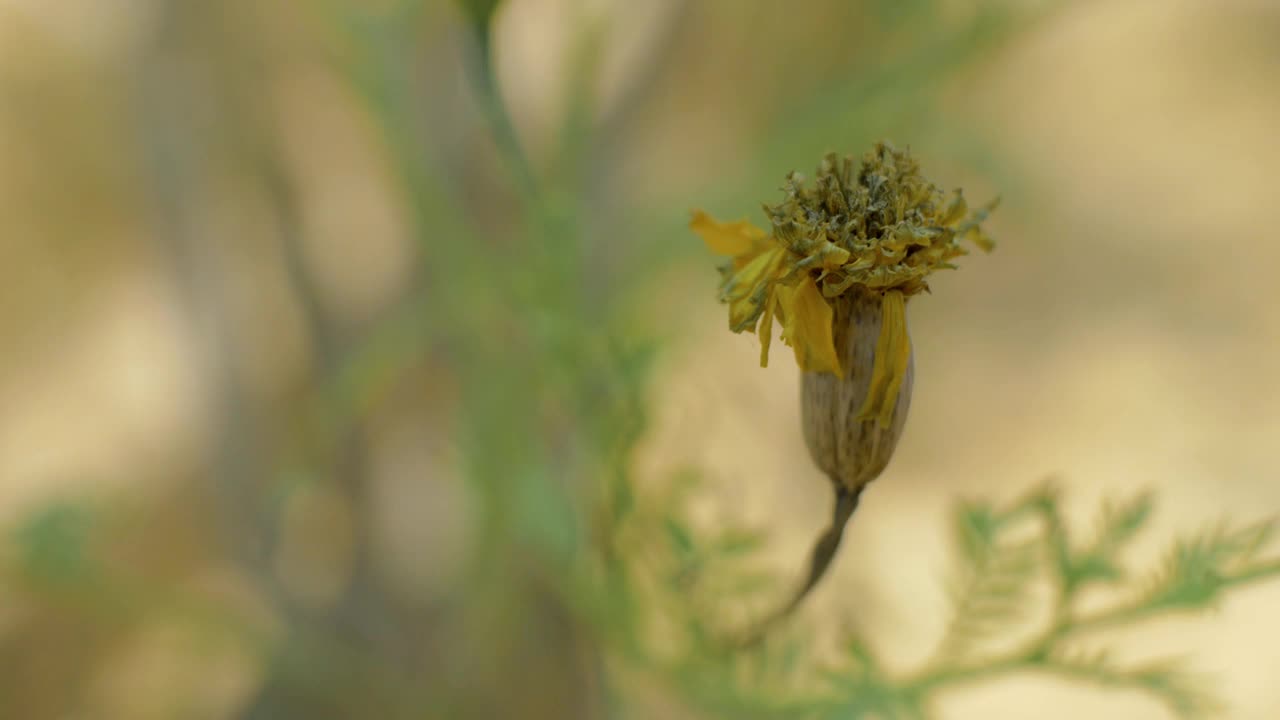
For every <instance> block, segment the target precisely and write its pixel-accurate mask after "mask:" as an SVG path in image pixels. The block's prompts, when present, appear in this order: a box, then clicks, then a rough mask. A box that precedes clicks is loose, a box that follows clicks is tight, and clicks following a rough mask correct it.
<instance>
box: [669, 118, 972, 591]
mask: <svg viewBox="0 0 1280 720" xmlns="http://www.w3.org/2000/svg"><path fill="white" fill-rule="evenodd" d="M782 190H783V192H784V193H785V197H784V199H783V200H782V202H780V203H777V204H776V205H768V204H766V205H765V206H764V210H765V213H766V214H767V215H768V217H769V221H770V226H771V227H770V230H769V231H765V230H762V229H760V228H757V227H755V226H753V225H751V224H750V223H749V222H747V221H745V220H741V221H737V222H719V221H717V220H714V219H712V218H711V217H710V216H708V215H707V214H706V213H704V212H702V211H695V212H694V214H693V220H692V222H691V223H690V227H691V228H692V229H693V230H694V231H695V232H696V233H698V234H699V235H700V236H701V237H702V239H703V240H704V241H705V242H706V244H707V247H709V248H710V249H711V250H712V251H713V252H716V253H717V254H720V255H725V256H728V257H729V260H728V262H726V263H725V264H723V265H722V266H721V268H720V272H721V277H722V281H721V285H720V300H721V302H724V303H726V304H727V305H728V306H729V329H730V330H732V331H733V332H735V333H737V332H742V331H744V330H746V331H750V332H755V333H756V334H757V336H758V337H759V338H760V364H761V366H765V365H767V364H768V362H769V348H770V343H771V341H772V337H773V323H774V322H775V321H777V322H778V323H779V324H780V325H781V326H782V340H783V342H785V343H786V344H787V345H789V346H791V348H792V350H793V351H794V353H795V358H796V364H797V365H799V366H800V370H801V371H802V373H803V380H802V382H803V389H802V393H801V397H802V401H801V410H802V412H801V417H802V422H803V427H804V435H805V441H806V444H807V445H808V448H809V452H810V454H811V455H812V456H813V460H814V462H815V463H816V464H817V465H818V467H819V468H821V469H822V471H823V472H825V473H826V474H827V476H828V477H830V478H831V481H832V483H833V484H834V486H835V490H836V512H835V517H834V518H833V523H832V527H831V529H830V530H828V532H827V534H826V535H824V536H823V538H821V539H820V541H819V543H818V545H817V547H815V548H814V558H813V566H812V568H811V572H810V577H809V580H808V581H807V582H806V584H805V585H804V586H803V588H802V590H801V591H800V593H798V594H797V596H796V597H795V599H794V600H793V602H792V603H791V604H790V605H789V606H788V607H787V608H786V611H789V610H790V609H791V608H792V607H794V606H795V605H796V604H797V603H798V602H799V600H800V599H801V598H802V597H803V596H804V594H805V593H806V592H807V591H808V589H809V588H811V587H812V586H813V585H814V584H815V583H816V582H817V580H818V579H819V578H820V577H821V574H822V572H823V570H825V567H826V564H827V563H828V562H829V561H830V559H831V556H832V555H833V554H834V552H835V549H836V547H837V546H838V544H839V540H840V533H841V530H842V528H843V526H844V523H845V521H847V520H848V518H849V516H850V515H851V514H852V513H853V510H854V508H856V506H857V501H858V497H859V495H860V494H861V492H862V489H863V488H864V487H865V486H866V484H867V483H869V482H871V481H872V480H874V479H875V478H876V477H877V476H878V475H879V474H880V473H881V472H882V471H883V470H884V468H885V466H886V465H887V464H888V462H889V458H890V457H891V456H892V454H893V450H894V447H895V446H896V445H897V442H898V437H899V436H900V435H901V433H902V428H903V425H904V423H905V422H906V416H907V408H908V405H909V404H910V399H911V382H912V375H913V365H912V353H911V339H910V335H909V334H908V332H907V319H906V304H907V301H908V300H909V299H910V298H911V297H913V296H915V295H918V294H919V293H921V292H925V291H927V290H928V289H929V285H928V281H927V278H928V276H929V275H930V274H931V273H933V272H934V271H935V270H941V269H949V268H954V267H955V266H954V265H952V264H951V261H952V260H954V259H956V258H957V257H960V256H961V255H966V254H967V253H968V251H967V249H966V248H965V246H964V245H963V244H962V243H963V242H965V241H967V242H969V243H972V244H973V245H976V246H977V247H979V248H981V249H983V250H990V249H991V248H992V247H993V243H992V241H991V239H990V238H989V237H987V235H986V234H985V233H983V231H982V228H981V223H982V221H983V220H985V219H986V217H987V215H988V213H989V212H990V211H991V210H992V209H994V207H995V203H994V202H993V203H990V204H989V205H987V206H985V207H982V208H979V209H977V210H973V211H970V209H969V207H968V205H967V204H966V203H965V200H964V196H963V195H962V194H961V192H960V191H959V190H956V191H954V192H953V193H952V194H951V195H950V196H947V195H944V194H943V192H942V191H941V190H939V189H938V188H937V187H936V186H934V185H933V184H932V183H930V182H929V181H928V180H926V179H925V178H924V176H922V175H921V174H920V167H919V165H918V164H917V163H916V161H915V160H914V159H912V158H911V156H910V154H909V153H908V152H907V151H905V150H897V149H895V148H894V147H892V146H891V145H889V144H888V143H885V142H881V143H877V144H876V146H875V147H874V148H872V150H871V151H870V152H868V153H867V154H866V155H865V156H864V157H863V158H862V162H861V163H859V164H857V165H856V167H855V163H854V160H853V158H852V157H845V158H839V157H837V156H836V155H835V154H829V155H827V156H826V157H825V158H824V159H823V161H822V163H821V164H820V165H819V166H818V171H817V173H816V175H815V177H814V181H813V183H812V184H810V183H807V182H806V181H805V178H804V177H803V176H801V175H799V174H798V173H791V174H790V175H788V176H787V180H786V183H785V184H784V185H783V188H782Z"/></svg>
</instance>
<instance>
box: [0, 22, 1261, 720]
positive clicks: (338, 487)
mask: <svg viewBox="0 0 1280 720" xmlns="http://www.w3.org/2000/svg"><path fill="white" fill-rule="evenodd" d="M489 4H490V3H485V2H468V3H455V2H450V1H446V0H425V2H424V1H423V0H378V1H376V2H375V1H372V0H364V1H356V0H291V1H287V2H284V1H282V2H268V3H263V2H254V1H252V0H219V2H198V1H196V0H128V1H127V2H126V1H125V0H117V1H115V2H110V3H104V2H99V1H96V0H59V1H58V2H42V1H40V0H0V347H3V352H2V353H0V523H3V526H4V528H5V532H6V536H5V537H6V539H5V542H4V545H3V557H2V558H0V566H2V568H3V575H2V576H0V577H2V580H0V717H4V718H15V719H23V720H26V719H42V718H94V719H95V720H96V719H99V718H129V719H135V718H138V719H143V718H239V717H248V718H324V717H377V718H398V717H508V718H544V717H545V718H572V717H604V716H617V717H645V718H652V717H699V715H698V714H697V713H696V712H695V711H694V710H692V709H690V708H689V707H688V706H687V705H686V704H685V703H684V702H682V701H681V699H680V693H679V692H678V691H676V690H673V689H672V688H671V687H668V686H667V685H666V684H664V682H663V680H662V679H661V675H660V674H656V675H648V674H645V673H637V674H636V676H635V677H631V678H630V679H629V680H628V681H627V682H625V683H617V684H616V685H615V684H614V683H611V682H608V681H607V679H606V678H607V676H608V675H609V668H610V666H611V663H612V662H614V660H612V659H611V658H612V657H613V655H614V651H611V650H610V649H609V648H610V647H611V646H610V642H611V638H612V637H613V635H611V632H610V631H609V630H608V628H609V627H610V626H609V623H608V617H609V613H610V612H611V608H613V606H612V605H610V604H608V603H603V604H601V603H598V602H596V601H595V600H593V599H592V598H593V597H595V596H593V595H592V593H591V591H590V590H588V589H583V587H581V585H582V584H583V583H584V582H586V581H585V580H584V577H588V576H589V573H587V574H584V573H583V572H581V568H582V567H584V566H589V565H590V562H588V561H584V560H583V558H584V557H594V555H593V554H598V553H599V552H601V545H600V543H599V542H598V539H597V538H596V535H595V533H596V531H597V530H598V527H599V526H598V524H597V523H596V522H595V521H594V517H595V516H596V515H597V514H598V513H597V510H598V508H599V507H600V506H601V505H602V503H603V504H605V505H607V504H608V503H610V502H615V501H617V493H618V492H621V491H622V490H619V488H622V489H624V490H625V492H626V493H632V494H635V495H636V496H637V497H641V498H643V497H646V493H647V492H649V489H651V488H663V487H667V486H668V485H669V484H670V483H669V481H670V479H671V478H673V477H687V476H691V475H697V476H698V477H699V478H701V480H702V482H701V483H700V484H699V485H698V486H697V489H696V490H693V491H691V492H692V493H693V494H694V496H695V497H694V505H695V515H696V517H698V518H700V520H699V522H701V523H704V524H705V525H707V526H711V527H714V526H716V525H717V524H718V523H728V522H732V523H738V524H744V525H748V526H752V527H755V528H759V529H761V530H762V531H764V532H765V533H766V536H767V542H766V543H765V544H764V546H763V548H762V550H761V553H762V555H763V561H764V562H765V564H766V565H768V566H769V567H771V568H772V569H774V570H776V571H777V572H778V573H779V574H780V576H781V577H784V578H789V577H791V576H793V575H795V574H798V572H799V570H800V568H801V560H802V558H804V557H805V553H806V552H807V547H808V545H809V543H810V542H811V540H812V537H813V535H814V533H815V532H816V530H817V528H818V527H819V526H820V525H821V524H822V522H823V521H824V520H825V516H826V514H827V512H828V509H827V508H828V503H829V496H828V495H829V490H828V488H827V485H826V481H825V479H823V478H822V477H821V476H820V474H819V473H818V472H817V471H816V470H814V469H813V468H812V467H811V466H810V464H809V463H808V461H807V457H806V454H805V450H804V447H803V443H802V440H801V437H800V433H799V425H798V419H797V418H798V407H797V400H796V398H797V377H796V371H795V368H794V367H793V365H792V363H790V362H789V359H788V358H787V357H786V353H785V352H784V353H777V354H776V361H775V362H774V363H773V366H772V367H770V368H768V369H764V370H762V369H760V368H758V367H756V362H755V358H756V350H755V339H754V338H753V337H751V336H749V335H748V336H735V335H732V334H730V333H728V332H726V331H725V320H724V308H723V307H721V306H719V305H717V304H716V302H715V284H716V282H717V275H716V273H715V271H714V269H713V263H714V261H713V258H711V257H710V256H709V254H708V253H706V252H705V251H704V250H703V248H702V247H701V244H700V243H699V242H698V241H697V238H695V237H694V236H692V235H691V234H690V233H689V232H688V231H687V230H686V229H685V223H686V221H687V219H688V213H689V211H690V209H691V208H693V207H701V208H705V209H707V210H708V211H710V212H712V213H713V214H715V215H717V216H720V217H725V218H737V217H749V218H751V219H753V220H755V221H756V222H761V221H762V218H761V213H760V211H759V209H758V208H759V203H760V202H762V201H768V202H773V201H774V200H775V199H776V198H777V196H778V190H777V188H778V187H779V185H780V184H781V182H782V178H783V176H784V175H785V173H786V172H788V171H790V170H793V169H796V170H800V171H803V172H808V171H811V170H812V168H813V167H814V166H815V165H816V163H817V161H818V160H819V158H820V157H821V155H822V154H823V153H824V152H827V151H829V150H834V151H837V152H841V153H852V154H854V155H860V154H861V153H862V152H863V151H864V150H865V149H866V148H867V147H869V145H870V144H871V143H872V142H874V141H875V140H877V139H880V138H885V139H889V140H891V141H893V142H895V143H896V144H898V145H900V146H909V147H910V148H911V149H912V151H913V153H914V154H915V155H916V156H917V157H918V158H919V159H920V160H921V163H922V165H923V167H924V168H925V171H926V173H927V174H928V175H929V176H930V177H931V178H932V179H934V181H935V182H937V183H938V184H939V185H941V186H943V187H944V188H951V187H957V186H962V187H964V188H965V189H966V192H967V196H968V197H969V198H970V199H971V200H972V201H975V202H981V201H984V200H985V199H987V198H989V197H992V196H994V195H997V194H998V195H1000V196H1001V197H1002V198H1003V204H1002V206H1001V207H1000V209H999V211H998V212H997V213H996V214H995V216H994V217H993V219H992V221H991V223H990V229H991V234H992V235H993V236H994V237H995V238H996V240H997V242H998V243H999V247H998V248H997V251H996V252H995V253H993V254H991V255H990V256H981V255H974V256H971V257H968V258H965V259H963V260H962V262H961V264H962V268H961V270H959V271H958V272H955V273H950V274H946V275H943V276H939V277H937V279H936V281H935V282H933V283H932V284H933V291H934V293H933V295H931V296H922V297H920V298H918V299H916V300H914V301H913V302H912V304H911V307H910V322H911V329H912V334H913V338H914V347H915V351H916V363H917V386H916V390H915V399H914V401H913V408H912V415H911V420H910V422H909V423H908V428H907V432H906V435H905V437H904V439H903V441H902V443H901V445H900V446H899V449H898V452H897V454H896V457H895V459H894V461H893V464H892V465H891V466H890V468H889V470H888V472H886V474H885V475H884V476H883V477H882V478H881V480H880V481H879V482H877V484H876V485H875V486H874V487H873V489H872V490H871V491H869V492H868V494H867V495H866V496H865V497H864V500H863V505H862V508H861V509H860V511H859V513H858V515H857V516H856V517H855V520H854V522H853V524H852V525H851V527H850V528H849V530H848V532H847V534H846V545H845V548H844V550H843V551H842V554H841V556H840V557H839V558H838V559H837V562H836V565H835V568H834V570H833V572H832V574H831V575H830V576H829V578H828V579H827V580H826V582H825V583H824V584H823V585H822V586H821V587H820V588H819V589H818V590H817V592H815V594H814V595H813V597H812V598H811V601H812V602H811V603H809V605H808V606H806V608H805V609H804V611H803V614H804V616H805V617H806V618H807V620H808V621H809V622H811V623H813V624H814V625H815V626H817V627H819V628H821V627H823V626H824V623H826V622H828V621H829V620H830V621H831V622H835V620H834V618H852V619H853V621H854V622H856V624H857V625H858V626H859V627H860V628H861V629H862V630H863V632H865V633H866V634H868V635H870V636H871V637H872V638H873V639H874V641H875V643H876V644H877V646H878V647H880V648H881V649H882V651H883V652H884V653H885V655H886V656H887V657H888V658H889V659H890V660H891V661H892V662H893V663H897V664H901V665H902V666H904V667H906V666H909V665H911V664H912V663H913V662H918V661H919V660H920V659H921V658H922V657H924V656H925V655H926V654H927V653H928V651H929V648H930V643H931V642H933V641H935V640H936V638H937V636H938V635H939V634H940V632H941V631H942V629H943V627H944V625H945V623H946V620H947V612H948V609H947V601H946V592H945V582H944V578H945V575H946V571H947V568H948V564H949V562H950V560H949V558H950V554H949V553H950V549H949V547H948V537H949V536H948V528H947V524H946V517H947V511H948V508H949V507H950V506H951V504H952V503H953V502H955V500H956V499H957V498H962V497H972V496H984V497H1010V496H1014V495H1017V494H1019V493H1021V492H1023V491H1024V490H1026V489H1027V488H1028V487H1030V486H1031V485H1033V484H1034V483H1036V482H1038V481H1040V480H1041V479H1043V478H1044V477H1046V476H1055V477H1057V478H1059V482H1060V483H1061V485H1062V487H1064V488H1065V491H1066V494H1065V497H1066V499H1067V503H1068V507H1069V508H1070V509H1071V510H1072V511H1073V512H1077V511H1078V514H1079V516H1080V521H1081V523H1082V524H1085V525H1087V522H1088V519H1089V515H1090V513H1091V512H1092V509H1093V508H1094V507H1095V506H1096V505H1097V503H1098V501H1099V500H1100V499H1101V498H1104V497H1110V496H1115V495H1127V494H1130V493H1132V492H1135V491H1137V490H1140V489H1143V488H1153V489H1154V490H1155V491H1156V493H1157V494H1158V497H1159V498H1160V514H1159V515H1158V517H1157V518H1156V520H1155V521H1154V527H1155V528H1156V529H1155V530H1153V531H1152V535H1153V537H1152V538H1151V540H1150V542H1149V543H1148V544H1144V545H1141V546H1140V548H1139V549H1140V550H1141V551H1142V552H1148V551H1149V552H1148V555H1152V556H1154V554H1155V553H1157V552H1158V551H1159V549H1160V547H1161V542H1160V541H1161V540H1164V539H1167V538H1168V537H1169V536H1170V534H1172V533H1175V532H1177V531H1179V530H1181V529H1186V528H1192V529H1194V528H1196V527H1199V526H1200V525H1202V524H1204V523H1206V522H1211V521H1214V520H1217V519H1219V518H1221V517H1233V518H1234V517H1239V518H1246V519H1247V518H1257V517H1261V516H1265V515H1269V514H1271V513H1273V512H1274V511H1275V510H1276V508H1277V507H1278V506H1280V485H1278V484H1277V482H1276V480H1277V476H1276V470H1277V461H1276V454H1275V453H1276V448H1277V447H1280V402H1277V401H1280V390H1278V389H1277V388H1278V387H1280V384H1278V383H1280V379H1278V377H1277V372H1276V368H1277V367H1280V284H1278V283H1277V282H1276V281H1275V271H1276V268H1278V267H1280V244H1278V243H1276V242H1275V237H1274V235H1275V215H1276V210H1277V207H1278V204H1277V203H1278V200H1277V191H1278V190H1280V183H1278V181H1277V175H1276V168H1278V167H1280V5H1277V4H1275V3H1272V2H1268V1H1266V0H1219V1H1218V2H1204V1H1200V0H1107V1H1105V2H1102V1H1092V2H1091V1H1075V2H1071V1H1067V0H1062V1H1060V2H1048V1H1045V2H996V1H994V0H993V1H992V2H962V1H950V0H947V1H944V0H897V1H894V0H880V1H872V0H868V1H866V2H847V1H844V0H807V1H806V2H803V3H773V2H765V1H764V0H758V1H757V0H752V1H750V2H745V1H740V0H646V2H621V1H617V2H613V1H610V0H505V2H502V3H500V4H499V5H498V7H497V10H496V15H494V20H493V22H494V24H493V32H492V34H491V48H490V49H491V51H492V57H493V59H494V66H493V76H494V77H496V79H497V83H496V92H497V93H498V95H499V96H500V97H501V98H502V99H503V101H504V102H505V104H506V106H507V107H508V108H509V112H510V118H511V126H510V127H507V126H505V125H504V124H503V123H502V122H501V121H497V122H496V124H495V120H494V118H495V117H496V116H495V115H494V113H493V108H494V105H493V101H494V97H495V96H494V95H486V90H485V82H484V78H485V77H486V76H485V74H484V59H483V58H484V55H483V48H480V47H479V46H478V42H477V40H476V36H475V34H474V33H473V32H472V28H471V25H470V23H471V20H470V18H469V16H468V14H467V13H468V12H477V13H478V12H482V11H483V10H484V6H486V5H489ZM495 137H496V138H497V141H495ZM516 145H518V146H519V147H520V148H522V150H521V151H520V152H521V156H517V155H516V154H513V151H512V148H513V147H515V146H516ZM521 157H523V159H520V158H521ZM655 492H656V491H655ZM629 502H630V501H629ZM629 542H630V544H629V545H627V546H626V547H625V548H624V549H623V550H622V551H618V550H617V549H616V548H613V549H612V550H609V552H605V553H604V554H605V555H606V556H608V555H609V554H610V552H630V553H634V554H635V555H636V556H637V557H638V558H639V560H637V562H642V561H643V559H644V558H645V556H646V554H647V553H648V551H647V550H646V548H647V546H648V542H647V540H646V538H645V537H644V536H643V534H640V535H638V536H636V537H632V538H631V540H630V541H629ZM609 547H611V548H612V546H609ZM1139 556H1140V557H1145V556H1142V555H1141V553H1139ZM779 587H780V589H779V592H781V587H782V586H779ZM639 602H643V596H642V597H641V599H640V600H639ZM1277 603H1280V585H1270V586H1268V585H1262V586H1258V587H1256V588H1251V589H1249V590H1248V591H1247V592H1242V593H1240V594H1239V595H1237V596H1235V597H1234V598H1233V599H1232V600H1230V601H1229V602H1228V603H1225V604H1224V605H1223V606H1222V607H1221V609H1220V611H1219V612H1217V613H1215V614H1213V615H1212V616H1209V617H1201V618H1198V619H1195V620H1191V621H1187V620H1178V621H1170V622H1168V623H1159V624H1156V625H1155V626H1149V627H1144V628H1143V629H1142V630H1141V631H1140V632H1134V633H1132V634H1130V635H1129V636H1126V638H1125V639H1124V642H1125V645H1124V647H1126V648H1128V650H1129V651H1131V652H1133V653H1135V654H1137V655H1138V656H1142V655H1143V654H1144V653H1145V654H1151V653H1164V652H1173V653H1179V654H1184V655H1188V656H1190V657H1191V658H1193V659H1194V661H1195V666H1196V667H1197V668H1199V669H1201V670H1204V671H1205V672H1206V673H1208V675H1209V676H1210V677H1211V678H1212V682H1213V684H1214V685H1215V686H1216V687H1217V688H1218V690H1219V692H1220V694H1221V695H1223V696H1224V697H1226V698H1227V699H1228V700H1229V701H1230V710H1229V713H1228V715H1227V716H1228V717H1232V718H1242V719H1251V718H1252V719H1257V720H1263V719H1264V718H1274V717H1276V716H1277V713H1280V688H1278V687H1277V686H1276V684H1275V682H1274V677H1275V668H1276V667H1277V665H1278V664H1280V621H1278V620H1277V619H1276V613H1275V612H1274V609H1275V607H1276V606H1277ZM601 618H604V619H605V620H604V621H603V626H604V628H605V629H601V626H602V622H600V619H601ZM621 654H622V655H626V654H627V653H626V652H622V653H621ZM605 688H610V689H608V690H606V689H605ZM602 708H603V709H602ZM606 710H607V712H606ZM1164 713H1165V711H1164V709H1163V708H1161V707H1160V706H1158V705H1157V704H1155V703H1153V702H1152V701H1151V700H1150V699H1149V698H1146V697H1143V696H1141V695H1138V694H1134V693H1123V692H1104V691H1100V690H1095V689H1092V688H1086V687H1082V686H1075V685H1070V684H1064V683H1062V682H1061V681H1054V680H1050V679H1044V678H1025V679H1024V678H1013V679H1010V680H1007V681H1001V682H1000V683H996V684H991V685H983V686H975V687H972V688H968V689H964V690H957V691H955V692H953V693H949V694H948V695H947V696H946V697H945V698H944V699H943V702H942V703H941V704H940V706H939V716H940V717H944V718H975V717H985V718H1025V717H1032V716H1034V717H1038V718H1075V717H1081V716H1086V715H1088V716H1092V717H1099V718H1101V717H1108V718H1110V717H1115V718H1161V717H1166V715H1165V714H1164Z"/></svg>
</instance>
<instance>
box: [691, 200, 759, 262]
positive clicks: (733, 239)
mask: <svg viewBox="0 0 1280 720" xmlns="http://www.w3.org/2000/svg"><path fill="white" fill-rule="evenodd" d="M689 229H691V230H693V231H694V232H696V233H698V235H700V236H702V241H703V242H704V243H706V244H707V247H708V248H710V249H711V252H714V253H718V254H720V255H729V256H734V255H742V254H745V253H747V252H750V251H751V249H752V247H754V246H755V245H756V244H757V243H759V242H760V241H761V240H764V238H765V237H766V235H765V232H764V231H763V230H761V229H760V228H758V227H756V226H754V225H752V224H751V223H749V222H747V221H746V220H739V221H737V222H729V223H722V222H719V221H717V220H715V219H714V218H712V217H711V216H710V215H708V214H706V213H704V212H702V211H701V210H694V211H693V220H691V221H689Z"/></svg>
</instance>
